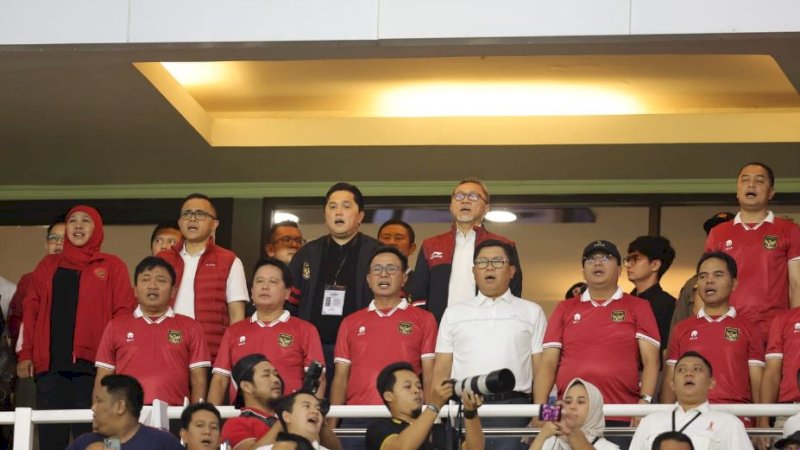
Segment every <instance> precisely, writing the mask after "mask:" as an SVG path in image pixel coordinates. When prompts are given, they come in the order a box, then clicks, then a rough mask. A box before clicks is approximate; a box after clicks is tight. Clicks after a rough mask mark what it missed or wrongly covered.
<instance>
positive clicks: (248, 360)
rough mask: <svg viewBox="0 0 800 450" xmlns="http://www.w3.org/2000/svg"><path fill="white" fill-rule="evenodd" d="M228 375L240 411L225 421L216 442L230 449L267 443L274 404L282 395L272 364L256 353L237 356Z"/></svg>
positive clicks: (272, 421)
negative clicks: (235, 387) (234, 384)
mask: <svg viewBox="0 0 800 450" xmlns="http://www.w3.org/2000/svg"><path fill="white" fill-rule="evenodd" d="M232 376H233V381H234V382H235V383H236V386H237V387H238V389H237V390H236V400H235V401H234V406H236V407H237V408H239V409H240V410H241V414H240V415H239V416H238V417H233V418H230V419H228V420H226V421H225V425H223V426H222V433H220V442H227V443H228V444H229V445H230V448H231V449H233V450H253V449H255V448H258V447H260V446H262V445H266V444H267V442H266V435H267V433H268V432H269V430H270V429H271V428H272V426H273V425H274V424H275V422H277V421H278V418H277V417H275V406H276V403H277V401H278V400H280V398H281V397H282V396H283V381H282V380H281V377H280V375H278V371H277V370H276V369H275V366H273V365H272V363H271V362H270V361H269V360H268V359H267V358H266V357H265V356H264V355H262V354H257V353H254V354H251V355H246V356H244V357H242V358H240V359H239V361H238V362H237V363H236V365H235V366H233V374H232Z"/></svg>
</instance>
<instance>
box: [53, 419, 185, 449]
mask: <svg viewBox="0 0 800 450" xmlns="http://www.w3.org/2000/svg"><path fill="white" fill-rule="evenodd" d="M103 439H105V436H103V435H100V434H97V433H86V434H82V435H80V436H78V438H77V439H75V440H74V441H73V442H72V444H70V446H69V447H67V450H85V449H86V447H88V446H90V445H91V444H94V443H95V442H103ZM122 450H184V448H183V446H182V445H181V442H180V441H179V440H178V438H176V437H175V436H173V435H171V434H170V433H168V432H166V431H163V430H158V429H156V428H152V427H148V426H144V425H142V426H140V427H139V430H138V431H137V432H136V434H134V435H133V437H132V438H130V440H128V442H124V443H123V444H122Z"/></svg>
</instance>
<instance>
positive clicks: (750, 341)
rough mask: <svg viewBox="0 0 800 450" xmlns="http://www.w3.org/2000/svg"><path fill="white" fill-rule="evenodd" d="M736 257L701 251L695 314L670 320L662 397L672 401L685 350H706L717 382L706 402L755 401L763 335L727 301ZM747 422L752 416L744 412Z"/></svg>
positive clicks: (705, 353) (758, 385) (757, 398)
mask: <svg viewBox="0 0 800 450" xmlns="http://www.w3.org/2000/svg"><path fill="white" fill-rule="evenodd" d="M736 276H737V270H736V261H734V260H733V258H732V257H731V256H730V255H728V254H727V253H723V252H716V253H706V254H704V255H703V256H702V257H701V258H700V261H699V262H698V263H697V290H698V293H699V294H700V299H701V300H703V307H702V309H700V311H699V312H698V313H697V316H696V317H693V318H689V319H686V320H684V321H681V322H679V323H678V325H676V326H675V330H674V331H673V333H672V339H671V340H670V343H669V351H668V356H667V362H666V365H665V373H664V382H663V383H662V386H661V402H662V403H673V402H675V392H674V391H673V389H672V386H671V384H670V381H671V380H672V378H673V377H672V375H673V372H674V370H675V364H676V363H677V361H678V358H680V356H681V355H683V354H684V353H686V352H687V351H695V352H698V353H700V354H703V355H708V360H709V361H710V362H711V366H712V367H714V368H716V371H715V372H714V378H715V379H716V380H717V384H716V386H715V387H714V389H712V390H711V391H710V392H709V395H708V401H709V402H711V403H758V402H759V398H760V392H759V389H760V387H761V375H762V373H763V371H764V339H763V338H762V337H761V335H760V334H759V333H758V329H757V328H756V327H755V326H754V325H752V324H751V323H750V322H749V321H747V320H746V319H745V318H743V317H741V316H740V315H738V314H737V311H736V309H735V308H734V307H732V306H729V305H728V299H729V298H730V295H731V293H732V292H733V291H734V290H735V289H736V285H737V281H736ZM743 421H744V422H745V425H750V426H752V422H751V419H750V418H749V417H748V418H743Z"/></svg>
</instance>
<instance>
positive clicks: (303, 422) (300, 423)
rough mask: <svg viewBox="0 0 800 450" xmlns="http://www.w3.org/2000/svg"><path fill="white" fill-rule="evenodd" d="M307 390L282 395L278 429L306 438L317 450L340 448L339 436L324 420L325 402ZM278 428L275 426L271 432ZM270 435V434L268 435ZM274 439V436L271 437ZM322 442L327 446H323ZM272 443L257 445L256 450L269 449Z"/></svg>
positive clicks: (336, 449) (339, 449) (278, 413)
mask: <svg viewBox="0 0 800 450" xmlns="http://www.w3.org/2000/svg"><path fill="white" fill-rule="evenodd" d="M323 402H325V400H320V399H318V398H317V397H315V396H314V395H313V394H311V393H309V392H303V391H298V392H294V393H292V394H289V395H287V396H285V397H283V398H282V399H281V400H280V402H279V403H278V408H277V411H276V413H277V415H278V420H279V421H280V430H282V431H287V432H289V433H292V434H296V435H298V436H302V437H304V438H306V439H308V440H309V441H310V442H311V444H312V446H313V447H314V448H317V449H318V450H328V449H330V450H341V448H342V445H341V443H340V442H339V438H337V437H336V435H335V434H333V430H331V429H330V428H329V427H328V425H327V424H326V422H325V414H327V412H328V406H327V402H325V403H323ZM278 429H279V428H278V427H277V426H276V427H275V429H273V431H272V433H270V434H273V433H275V430H278ZM268 437H271V436H268ZM272 438H273V439H274V437H272ZM323 444H325V445H327V446H328V447H325V446H323ZM273 447H274V444H268V445H264V446H262V447H258V450H271V449H272V448H273Z"/></svg>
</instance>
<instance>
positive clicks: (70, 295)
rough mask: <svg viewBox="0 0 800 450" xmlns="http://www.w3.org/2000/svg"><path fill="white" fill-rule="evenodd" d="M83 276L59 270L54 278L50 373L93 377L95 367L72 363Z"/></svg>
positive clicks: (82, 363) (69, 270)
mask: <svg viewBox="0 0 800 450" xmlns="http://www.w3.org/2000/svg"><path fill="white" fill-rule="evenodd" d="M80 282H81V272H80V271H78V270H71V269H65V268H63V267H59V268H58V269H56V272H55V274H53V306H52V309H51V310H50V371H51V372H81V373H93V371H94V368H93V363H92V362H90V361H84V360H73V345H74V344H73V342H74V338H75V319H76V317H77V315H78V295H79V292H80Z"/></svg>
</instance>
